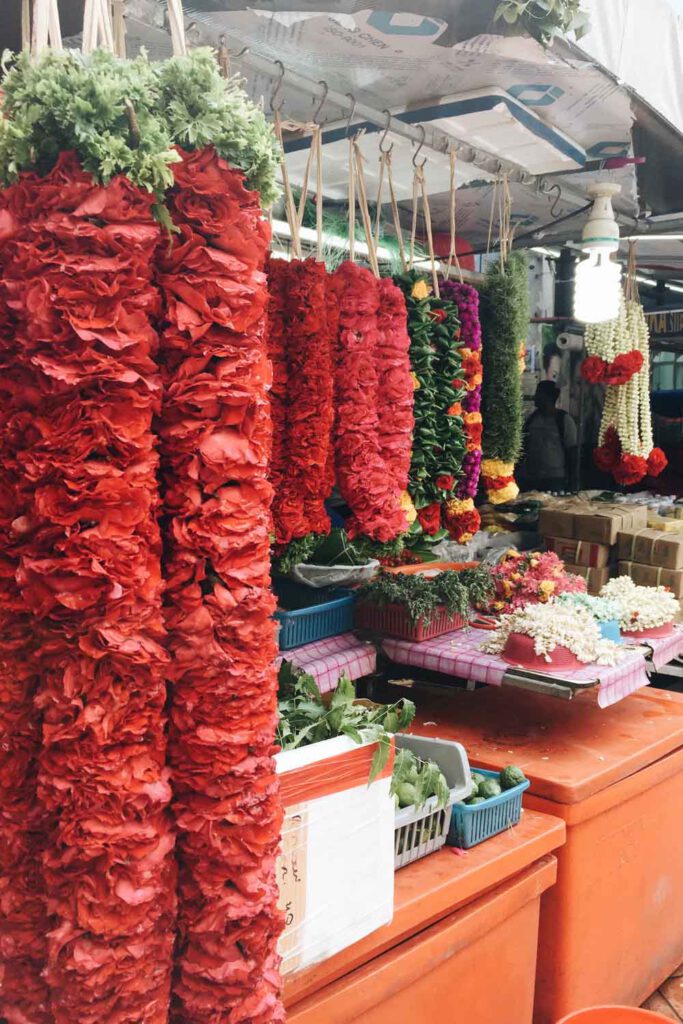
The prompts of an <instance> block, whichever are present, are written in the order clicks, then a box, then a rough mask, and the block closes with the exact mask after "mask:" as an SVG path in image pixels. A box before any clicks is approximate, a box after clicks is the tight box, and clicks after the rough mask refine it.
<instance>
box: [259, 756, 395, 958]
mask: <svg viewBox="0 0 683 1024" xmlns="http://www.w3.org/2000/svg"><path fill="white" fill-rule="evenodd" d="M357 746H358V745H357V744H356V743H354V742H353V740H351V739H349V738H347V737H345V736H343V737H338V738H336V739H333V740H325V741H324V742H323V743H315V744H312V745H311V746H308V747H302V748H300V749H299V750H287V751H283V752H282V753H280V754H277V756H276V759H275V760H276V763H277V771H278V774H279V775H283V774H284V773H286V772H288V771H294V770H296V769H300V768H304V767H307V766H308V765H313V764H316V765H317V764H319V763H320V762H321V761H324V760H326V759H327V758H330V757H337V756H339V755H340V754H344V753H346V752H352V751H354V750H356V749H357ZM390 784H391V776H387V777H386V778H382V779H377V780H376V781H375V782H373V783H372V785H370V786H368V784H367V781H363V783H362V784H361V785H354V786H353V787H352V788H350V789H344V790H342V791H341V792H338V793H332V794H330V795H328V796H323V797H320V798H318V799H314V800H307V801H303V802H301V803H298V804H295V805H293V806H290V807H286V808H285V820H284V824H283V831H282V852H281V854H280V857H279V859H278V864H277V875H278V883H279V885H280V908H281V909H282V910H283V911H284V913H285V919H286V924H285V931H284V933H283V935H282V937H281V939H280V945H279V950H280V954H281V955H282V958H283V964H282V971H283V973H284V974H290V973H292V972H293V971H299V970H302V969H303V968H304V967H310V966H311V965H312V964H315V963H319V962H320V961H321V960H326V959H327V958H328V957H331V956H333V955H334V954H335V953H338V952H340V950H342V949H345V948H346V947H347V946H350V945H352V943H354V942H358V941H359V939H362V938H363V937H364V936H366V935H369V934H370V932H373V931H375V930H376V929H377V928H380V927H381V926H382V925H384V924H388V923H389V922H390V921H391V919H392V917H393V912H394V801H393V798H392V797H391V796H390V794H389V787H390Z"/></svg>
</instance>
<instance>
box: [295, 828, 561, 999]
mask: <svg viewBox="0 0 683 1024" xmlns="http://www.w3.org/2000/svg"><path fill="white" fill-rule="evenodd" d="M564 841H565V825H564V822H562V821H560V819H559V818H554V817H551V816H550V815H546V814H539V813H537V812H535V811H527V810H525V811H524V813H523V814H522V820H521V822H520V823H519V825H517V826H516V827H515V828H512V829H509V830H508V831H507V832H504V833H502V834H501V835H499V836H495V837H494V838H493V839H489V840H487V841H486V842H484V843H481V844H480V845H479V846H476V847H475V848H474V849H472V850H467V851H462V852H461V851H458V852H457V853H456V852H454V851H453V849H452V848H451V847H444V848H443V849H442V850H440V851H439V852H438V853H434V854H431V855H430V856H428V857H424V858H423V859H422V860H419V861H416V862H415V863H414V864H410V865H409V866H408V867H405V868H402V869H401V870H400V871H398V872H397V873H396V888H395V896H394V917H393V920H392V921H391V923H390V924H388V925H386V926H385V927H383V928H380V929H378V930H377V931H376V932H373V933H372V934H371V935H368V936H367V937H366V938H364V939H362V940H361V941H360V942H356V943H355V944H354V945H352V946H349V947H348V949H345V950H342V952H341V953H338V954H337V955H336V956H333V957H331V958H330V959H329V960H325V961H323V962H322V963H320V964H316V965H314V966H313V967H310V968H308V969H307V970H304V971H301V972H299V973H297V974H293V975H291V976H289V977H288V978H287V979H286V982H285V1004H286V1005H287V1006H288V1007H291V1006H293V1005H294V1004H295V1003H298V1002H299V1001H300V1000H302V999H304V998H306V997H307V996H309V995H311V994H312V993H314V992H317V991H319V990H320V989H321V988H323V987H324V986H325V985H329V984H330V983H331V982H333V981H335V980H336V979H338V978H341V977H343V976H344V975H345V974H348V973H349V972H350V971H353V970H355V969H356V968H357V967H359V966H361V965H362V964H366V963H368V962H369V961H370V960H372V959H374V958H375V957H376V956H379V955H380V954H381V953H384V952H386V951H387V950H388V949H392V948H393V947H395V946H397V945H398V944H399V943H401V942H403V941H404V940H406V939H408V938H410V937H411V936H413V935H416V934H417V933H418V932H420V931H422V930H423V929H424V928H427V927H428V926H429V925H431V924H434V923H435V922H437V921H440V920H441V919H442V918H444V917H446V916H447V915H449V914H451V913H453V911H455V910H457V909H458V908H459V907H462V906H463V905H464V904H467V903H469V902H470V901H472V900H474V899H476V898H478V897H479V896H481V895H482V894H483V893H485V892H487V891H490V890H491V889H493V888H495V887H496V886H497V885H500V883H501V882H503V881H505V880H506V879H509V878H511V877H513V876H514V875H516V874H518V873H519V872H522V871H524V870H526V869H527V868H528V867H529V866H530V865H532V864H533V863H535V862H536V861H537V860H539V859H540V858H542V857H544V856H546V855H547V854H549V853H552V851H553V850H556V849H558V847H560V846H562V844H563V843H564ZM330 884H333V881H331V883H330Z"/></svg>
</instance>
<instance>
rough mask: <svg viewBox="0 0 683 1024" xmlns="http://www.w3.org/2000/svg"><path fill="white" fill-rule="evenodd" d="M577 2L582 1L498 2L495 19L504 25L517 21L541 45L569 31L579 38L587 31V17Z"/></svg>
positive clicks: (516, 0)
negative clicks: (540, 40) (538, 39)
mask: <svg viewBox="0 0 683 1024" xmlns="http://www.w3.org/2000/svg"><path fill="white" fill-rule="evenodd" d="M581 3H582V0H501V2H500V3H499V4H498V7H497V9H496V15H495V20H496V21H500V20H501V19H502V20H503V21H505V22H507V24H508V25H515V24H516V23H517V22H521V24H522V25H523V26H524V28H525V29H526V30H527V31H528V32H529V33H530V34H531V35H533V36H535V37H537V38H540V39H542V40H543V42H544V43H550V42H552V40H553V38H554V37H555V36H561V35H567V34H568V33H570V32H574V33H576V38H577V39H581V38H582V36H585V35H586V33H587V32H589V31H590V17H589V15H588V13H587V12H586V11H585V10H584V9H583V8H582V6H581Z"/></svg>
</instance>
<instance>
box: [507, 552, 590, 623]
mask: <svg viewBox="0 0 683 1024" xmlns="http://www.w3.org/2000/svg"><path fill="white" fill-rule="evenodd" d="M491 575H492V577H493V582H494V585H495V595H494V597H493V600H492V601H490V602H489V604H488V606H487V609H488V610H489V611H493V612H502V611H505V610H507V609H508V608H513V609H515V608H521V607H523V606H524V605H527V604H530V603H539V604H546V603H547V602H548V601H550V599H551V598H553V597H556V596H557V595H559V594H567V593H569V594H580V593H585V590H586V581H585V580H584V579H582V578H581V577H580V576H574V575H573V574H572V573H568V572H566V571H565V568H564V562H563V561H562V560H561V559H560V558H558V557H557V555H556V554H554V553H553V552H552V551H546V552H540V551H531V552H519V551H516V550H515V549H514V548H510V550H509V551H507V552H506V553H505V555H504V556H503V558H502V559H501V561H500V562H499V563H498V565H497V566H495V568H494V569H493V570H492V571H491Z"/></svg>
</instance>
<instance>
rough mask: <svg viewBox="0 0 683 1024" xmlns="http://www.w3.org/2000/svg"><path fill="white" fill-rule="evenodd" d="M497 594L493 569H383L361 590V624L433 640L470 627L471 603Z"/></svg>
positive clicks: (410, 637)
mask: <svg viewBox="0 0 683 1024" xmlns="http://www.w3.org/2000/svg"><path fill="white" fill-rule="evenodd" d="M491 592H492V581H491V576H490V573H489V572H488V570H486V569H482V568H476V569H464V570H462V571H461V572H453V571H448V570H447V571H445V572H440V573H438V574H437V575H436V576H434V577H431V578H428V577H426V576H423V575H420V574H415V575H408V574H404V573H388V572H381V573H380V574H379V576H377V577H376V579H375V580H373V582H372V583H370V584H368V585H367V586H366V587H364V588H363V589H362V591H361V596H360V598H359V601H358V603H357V605H356V625H357V626H359V627H360V628H361V629H369V630H372V631H374V632H377V633H380V634H383V635H385V636H394V637H398V638H399V639H403V640H417V641H420V640H428V639H431V638H433V637H435V636H439V635H441V634H442V633H448V632H451V631H453V630H455V629H460V628H462V627H463V626H465V625H467V622H468V618H469V610H470V607H471V605H473V604H477V603H481V602H485V601H487V600H488V599H489V598H490V596H491Z"/></svg>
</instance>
